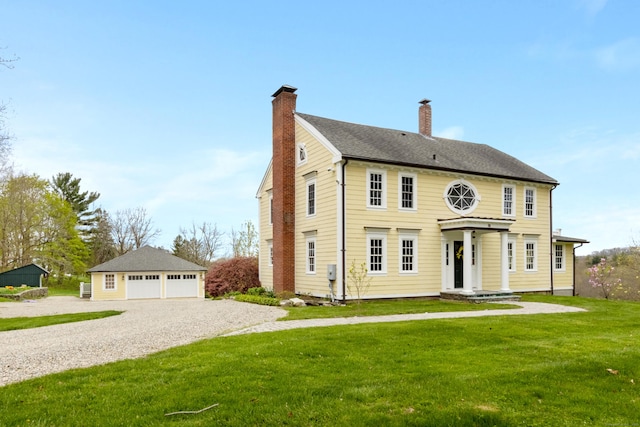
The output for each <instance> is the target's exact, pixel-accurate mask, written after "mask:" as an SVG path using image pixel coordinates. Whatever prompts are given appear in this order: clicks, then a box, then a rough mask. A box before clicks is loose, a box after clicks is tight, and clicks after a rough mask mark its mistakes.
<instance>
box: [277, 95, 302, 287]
mask: <svg viewBox="0 0 640 427" xmlns="http://www.w3.org/2000/svg"><path fill="white" fill-rule="evenodd" d="M296 90H297V89H296V88H295V87H291V86H287V85H285V86H282V87H281V88H280V89H278V90H277V91H276V93H274V94H273V98H274V99H273V101H272V104H273V158H272V161H273V169H272V171H273V290H274V291H275V292H283V291H289V292H295V290H296V287H295V212H296V198H295V196H296V193H295V190H296V189H295V172H296V134H295V119H294V117H293V114H294V112H295V109H296V98H297V97H298V95H296V94H295V91H296Z"/></svg>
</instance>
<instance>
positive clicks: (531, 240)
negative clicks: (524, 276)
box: [524, 239, 538, 272]
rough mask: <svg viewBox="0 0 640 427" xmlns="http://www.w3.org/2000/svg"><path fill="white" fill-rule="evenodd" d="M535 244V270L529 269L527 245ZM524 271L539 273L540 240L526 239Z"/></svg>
mask: <svg viewBox="0 0 640 427" xmlns="http://www.w3.org/2000/svg"><path fill="white" fill-rule="evenodd" d="M530 243H532V244H533V268H527V245H528V244H530ZM524 271H526V272H536V271H538V239H525V240H524Z"/></svg>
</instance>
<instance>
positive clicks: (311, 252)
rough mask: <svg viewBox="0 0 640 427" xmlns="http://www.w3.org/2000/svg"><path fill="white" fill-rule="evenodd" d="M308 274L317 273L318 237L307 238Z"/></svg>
mask: <svg viewBox="0 0 640 427" xmlns="http://www.w3.org/2000/svg"><path fill="white" fill-rule="evenodd" d="M307 274H316V238H315V237H308V238H307Z"/></svg>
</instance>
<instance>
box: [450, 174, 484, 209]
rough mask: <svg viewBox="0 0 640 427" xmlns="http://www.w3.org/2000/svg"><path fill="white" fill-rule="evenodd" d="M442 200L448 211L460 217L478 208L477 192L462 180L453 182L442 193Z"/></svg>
mask: <svg viewBox="0 0 640 427" xmlns="http://www.w3.org/2000/svg"><path fill="white" fill-rule="evenodd" d="M444 200H445V203H446V204H447V206H448V207H449V209H451V210H452V211H453V212H455V213H457V214H460V215H467V214H470V213H471V212H473V211H474V210H475V208H476V207H477V206H478V202H479V201H480V195H479V194H478V190H476V188H475V187H474V186H473V185H472V184H471V183H469V182H466V181H464V180H457V181H453V182H452V183H450V184H449V185H448V186H447V189H446V190H445V192H444Z"/></svg>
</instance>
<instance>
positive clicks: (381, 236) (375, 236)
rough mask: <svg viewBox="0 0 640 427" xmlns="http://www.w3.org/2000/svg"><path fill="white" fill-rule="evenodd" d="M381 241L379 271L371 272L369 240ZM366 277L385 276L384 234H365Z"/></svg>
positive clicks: (385, 252)
mask: <svg viewBox="0 0 640 427" xmlns="http://www.w3.org/2000/svg"><path fill="white" fill-rule="evenodd" d="M373 239H381V240H382V265H381V267H380V268H381V270H380V271H372V269H371V240H373ZM367 271H368V273H367V275H369V276H384V275H386V274H387V234H386V233H380V232H377V233H375V232H374V233H371V232H368V233H367Z"/></svg>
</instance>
